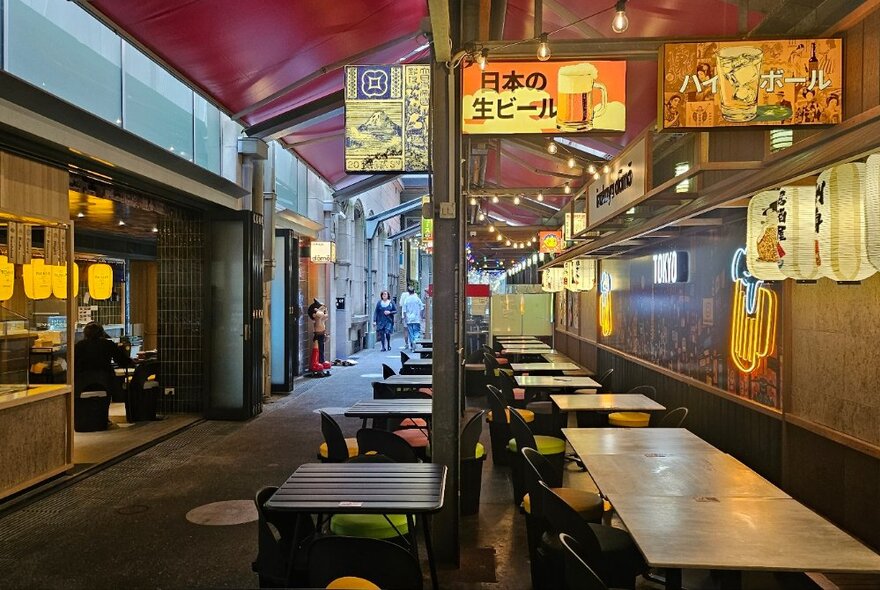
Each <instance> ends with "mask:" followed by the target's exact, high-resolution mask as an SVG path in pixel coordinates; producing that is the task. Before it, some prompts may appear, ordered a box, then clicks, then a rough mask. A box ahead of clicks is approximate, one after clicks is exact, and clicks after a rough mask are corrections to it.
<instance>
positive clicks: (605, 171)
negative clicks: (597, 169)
mask: <svg viewBox="0 0 880 590" xmlns="http://www.w3.org/2000/svg"><path fill="white" fill-rule="evenodd" d="M602 172H604V173H605V174H608V173H609V172H611V166H609V165H608V164H605V165H604V166H602Z"/></svg>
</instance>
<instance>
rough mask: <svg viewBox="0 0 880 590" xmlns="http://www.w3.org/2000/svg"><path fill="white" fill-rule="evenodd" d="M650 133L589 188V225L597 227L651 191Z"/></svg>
mask: <svg viewBox="0 0 880 590" xmlns="http://www.w3.org/2000/svg"><path fill="white" fill-rule="evenodd" d="M646 138H647V136H645V135H643V136H642V138H641V139H639V140H638V141H636V142H635V143H633V144H632V145H630V146H629V147H628V148H627V149H626V150H624V151H623V152H622V153H621V154H620V155H619V156H618V157H617V158H615V159H614V160H613V161H612V162H610V163H609V164H608V167H609V171H608V172H607V173H601V172H600V176H599V179H598V180H594V181H593V182H592V184H590V186H589V187H588V188H587V192H586V197H587V212H588V215H587V224H588V225H589V227H595V226H596V225H598V224H600V223H602V222H603V221H605V220H606V219H608V218H610V217H613V216H615V215H617V214H618V213H620V212H621V211H625V210H626V209H629V208H630V207H632V206H633V205H634V204H635V202H636V201H638V200H639V199H641V198H642V197H643V196H645V193H646V192H647V191H648V169H647V164H646V161H647V151H648V141H647V139H646Z"/></svg>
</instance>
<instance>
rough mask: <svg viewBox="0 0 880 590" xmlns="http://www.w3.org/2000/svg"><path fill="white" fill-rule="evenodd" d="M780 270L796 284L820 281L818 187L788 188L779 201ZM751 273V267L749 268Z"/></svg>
mask: <svg viewBox="0 0 880 590" xmlns="http://www.w3.org/2000/svg"><path fill="white" fill-rule="evenodd" d="M776 214H777V219H778V221H777V227H776V233H777V238H778V244H777V247H778V251H779V262H778V265H779V270H780V271H782V274H784V275H785V276H786V277H788V278H790V279H796V280H807V281H810V280H814V279H818V278H819V276H820V275H819V263H818V262H817V259H816V248H817V247H818V246H817V243H816V187H812V186H784V187H782V188H780V189H779V191H778V199H777V201H776ZM749 269H750V270H751V267H749Z"/></svg>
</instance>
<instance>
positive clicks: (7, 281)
mask: <svg viewBox="0 0 880 590" xmlns="http://www.w3.org/2000/svg"><path fill="white" fill-rule="evenodd" d="M14 289H15V265H14V264H12V263H11V262H9V261H8V260H7V258H6V257H5V256H0V301H9V300H10V299H11V298H12V293H13V291H14Z"/></svg>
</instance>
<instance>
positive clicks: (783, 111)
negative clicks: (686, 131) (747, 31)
mask: <svg viewBox="0 0 880 590" xmlns="http://www.w3.org/2000/svg"><path fill="white" fill-rule="evenodd" d="M661 64H662V65H661V72H660V76H661V86H660V113H659V115H658V120H659V121H661V125H660V127H661V129H664V130H665V129H679V128H689V127H690V128H694V127H696V128H705V127H733V126H740V125H820V124H826V125H828V124H834V123H840V121H841V120H842V119H843V84H842V82H843V41H842V40H841V39H786V40H773V41H753V40H750V39H749V40H743V41H724V42H721V41H704V42H702V43H670V44H667V45H664V46H663V49H662V50H661Z"/></svg>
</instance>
